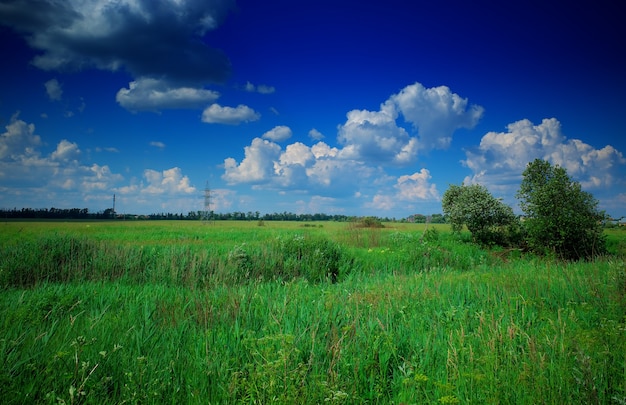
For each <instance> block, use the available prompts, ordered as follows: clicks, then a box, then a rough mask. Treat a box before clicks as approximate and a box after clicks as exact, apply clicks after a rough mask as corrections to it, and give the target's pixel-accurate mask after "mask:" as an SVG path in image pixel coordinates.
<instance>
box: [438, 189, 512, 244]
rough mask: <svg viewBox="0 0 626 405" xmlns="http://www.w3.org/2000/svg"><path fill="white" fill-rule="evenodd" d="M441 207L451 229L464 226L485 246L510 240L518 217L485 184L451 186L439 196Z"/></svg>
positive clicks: (459, 228)
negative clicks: (441, 198) (441, 196)
mask: <svg viewBox="0 0 626 405" xmlns="http://www.w3.org/2000/svg"><path fill="white" fill-rule="evenodd" d="M442 207H443V212H444V214H445V215H446V217H447V218H448V220H449V222H450V224H451V225H452V230H453V231H455V232H460V231H461V230H462V229H463V226H464V225H465V226H467V229H468V230H469V231H470V232H471V234H472V238H473V239H474V240H475V241H476V242H479V243H482V244H487V245H494V244H495V245H509V244H511V243H513V242H514V239H515V238H514V237H513V236H514V235H515V233H516V231H515V229H516V227H517V224H518V220H517V218H516V217H515V215H514V214H513V209H512V208H511V207H509V206H508V205H506V204H504V203H503V202H502V201H500V200H499V199H497V198H495V197H493V196H492V195H491V193H489V191H488V190H487V188H486V187H485V186H482V185H480V184H472V185H470V186H465V185H463V184H461V185H460V186H456V185H451V186H450V188H448V190H446V192H445V193H444V195H443V200H442Z"/></svg>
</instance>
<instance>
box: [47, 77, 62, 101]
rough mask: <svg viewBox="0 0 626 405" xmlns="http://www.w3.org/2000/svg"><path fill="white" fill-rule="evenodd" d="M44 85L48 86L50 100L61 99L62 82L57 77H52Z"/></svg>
mask: <svg viewBox="0 0 626 405" xmlns="http://www.w3.org/2000/svg"><path fill="white" fill-rule="evenodd" d="M44 87H45V88H46V93H47V94H48V97H49V98H50V100H53V101H59V100H61V97H62V96H63V89H62V88H61V83H59V81H58V80H57V79H50V80H48V81H47V82H45V83H44Z"/></svg>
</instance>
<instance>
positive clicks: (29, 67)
mask: <svg viewBox="0 0 626 405" xmlns="http://www.w3.org/2000/svg"><path fill="white" fill-rule="evenodd" d="M622 15H623V14H622V13H621V6H620V4H619V2H614V1H604V0H600V1H593V2H591V1H582V2H575V3H572V2H561V1H556V2H555V1H524V2H506V1H485V0H482V1H480V0H479V1H473V2H468V1H456V0H442V1H436V2H435V1H419V0H417V1H413V2H407V1H399V0H387V1H385V2H380V1H368V0H360V1H353V0H345V1H341V0H317V1H310V0H301V1H293V0H292V1H284V0H276V1H272V0H268V1H263V2H261V1H255V0H240V1H234V0H232V1H231V0H224V1H220V0H214V1H207V0H91V1H88V2H86V1H84V0H63V1H61V0H2V1H1V2H0V52H1V53H2V58H1V61H0V208H4V209H13V208H18V209H20V208H22V207H29V208H34V209H40V208H50V207H55V208H88V209H89V211H90V212H98V211H103V210H105V209H107V208H111V207H112V205H113V196H114V195H115V201H116V202H115V204H116V205H115V209H116V211H117V212H118V213H128V214H131V213H132V214H151V213H161V212H171V213H184V214H187V213H188V212H190V211H198V210H204V209H205V208H206V207H205V200H206V199H205V194H206V190H207V189H209V190H210V196H211V198H210V207H209V208H210V209H211V210H213V211H216V212H256V211H259V212H260V213H262V214H265V213H274V212H285V211H286V212H292V213H298V214H303V213H326V214H338V215H356V216H365V215H374V216H379V217H388V218H397V219H400V218H405V217H407V216H409V215H411V214H418V213H420V214H426V215H428V214H434V213H441V212H442V209H441V198H442V195H443V194H444V193H445V191H446V190H447V188H448V187H449V186H450V185H451V184H457V185H458V184H461V183H464V184H475V183H478V184H482V185H484V186H486V187H487V188H488V190H489V191H490V192H491V193H492V194H493V195H494V196H495V197H498V198H502V200H503V201H504V202H505V203H507V204H509V205H511V206H512V207H513V208H514V210H515V211H516V212H518V213H519V209H518V208H517V200H516V198H515V194H516V192H517V190H518V188H519V184H520V181H521V179H522V172H523V171H524V168H525V167H526V165H527V164H528V163H529V162H531V161H532V160H534V159H536V158H539V159H545V160H548V161H549V162H551V163H552V164H554V165H559V166H562V167H564V168H566V169H567V172H568V174H569V175H570V176H571V177H572V179H573V180H575V181H577V182H579V183H580V184H581V186H582V188H583V190H585V191H588V192H590V193H592V194H593V195H594V197H595V198H596V199H597V200H598V201H599V207H600V208H601V209H603V210H605V211H606V212H607V213H608V214H609V215H612V216H614V217H619V216H626V136H625V135H626V133H625V132H626V102H625V101H624V96H625V95H626V74H625V72H626V24H623V21H621V19H622V18H621V16H622Z"/></svg>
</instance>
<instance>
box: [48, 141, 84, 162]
mask: <svg viewBox="0 0 626 405" xmlns="http://www.w3.org/2000/svg"><path fill="white" fill-rule="evenodd" d="M79 155H80V149H78V145H77V144H76V143H74V142H70V141H68V140H67V139H63V140H62V141H61V142H59V144H58V145H57V148H56V150H55V151H54V152H52V154H51V155H50V158H51V159H52V160H56V161H59V162H69V161H72V160H76V159H77V158H78V156H79Z"/></svg>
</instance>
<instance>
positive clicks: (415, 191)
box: [395, 169, 439, 201]
mask: <svg viewBox="0 0 626 405" xmlns="http://www.w3.org/2000/svg"><path fill="white" fill-rule="evenodd" d="M431 178H432V176H431V175H430V171H429V170H428V169H422V170H420V171H419V172H416V173H413V174H411V175H403V176H400V177H399V178H398V180H397V183H396V185H395V188H396V190H397V194H396V197H397V198H398V199H400V200H403V201H417V200H439V192H438V191H437V186H436V185H435V184H431V183H430V179H431Z"/></svg>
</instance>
